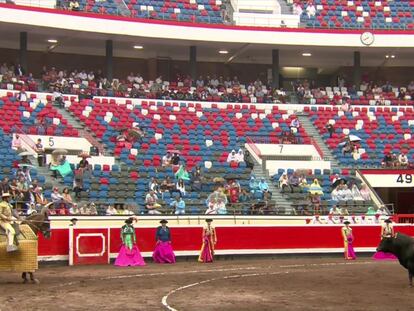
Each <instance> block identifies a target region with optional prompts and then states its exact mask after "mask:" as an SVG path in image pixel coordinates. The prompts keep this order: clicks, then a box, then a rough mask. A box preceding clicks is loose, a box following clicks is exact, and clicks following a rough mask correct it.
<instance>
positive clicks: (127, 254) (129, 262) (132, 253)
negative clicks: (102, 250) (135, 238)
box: [115, 245, 145, 267]
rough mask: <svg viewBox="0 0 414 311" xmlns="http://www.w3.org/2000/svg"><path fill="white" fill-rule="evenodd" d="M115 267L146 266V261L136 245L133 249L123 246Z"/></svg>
mask: <svg viewBox="0 0 414 311" xmlns="http://www.w3.org/2000/svg"><path fill="white" fill-rule="evenodd" d="M115 266H118V267H127V266H145V261H144V258H142V256H141V253H140V252H139V249H138V247H137V246H136V245H134V246H133V247H132V249H128V248H127V247H125V245H122V246H121V249H120V250H119V254H118V257H116V259H115Z"/></svg>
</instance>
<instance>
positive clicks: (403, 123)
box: [305, 107, 414, 168]
mask: <svg viewBox="0 0 414 311" xmlns="http://www.w3.org/2000/svg"><path fill="white" fill-rule="evenodd" d="M305 111H308V112H309V115H310V119H311V120H312V122H313V123H314V124H315V126H316V127H317V128H318V130H319V132H320V134H321V135H322V137H323V138H324V140H325V142H326V143H327V145H328V146H329V148H330V149H331V150H332V151H333V153H334V154H335V156H336V157H337V159H339V160H340V162H341V164H342V165H344V166H346V167H355V168H356V167H380V166H381V165H382V162H383V158H384V156H385V155H387V154H389V153H395V154H396V155H399V154H401V153H404V154H405V155H406V156H407V157H408V158H409V160H410V161H412V159H413V157H414V150H413V147H414V140H413V138H412V137H411V136H412V134H413V127H412V126H413V121H412V119H413V118H414V115H413V109H412V108H411V107H410V108H401V107H400V108H397V107H392V108H391V107H353V108H352V111H348V112H344V111H342V110H340V108H338V107H318V108H317V107H311V108H310V107H305ZM328 123H330V124H332V125H333V127H334V133H333V134H332V137H330V135H329V133H328V130H327V124H328ZM349 135H355V136H356V137H357V139H358V141H357V142H356V143H357V144H358V146H357V147H358V151H357V153H356V154H354V153H353V152H351V151H350V152H347V153H346V154H344V153H343V151H342V149H343V145H341V143H343V142H344V140H345V139H346V137H349Z"/></svg>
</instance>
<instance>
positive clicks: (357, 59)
mask: <svg viewBox="0 0 414 311" xmlns="http://www.w3.org/2000/svg"><path fill="white" fill-rule="evenodd" d="M353 72H354V76H353V80H354V81H353V82H354V84H355V86H356V87H359V85H360V84H361V52H357V51H355V52H354V71H353Z"/></svg>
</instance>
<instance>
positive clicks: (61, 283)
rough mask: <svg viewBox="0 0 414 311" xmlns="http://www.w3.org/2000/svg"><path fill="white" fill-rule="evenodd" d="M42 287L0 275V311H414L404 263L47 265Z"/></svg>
mask: <svg viewBox="0 0 414 311" xmlns="http://www.w3.org/2000/svg"><path fill="white" fill-rule="evenodd" d="M36 276H37V278H39V279H40V281H41V283H40V284H39V285H32V284H30V285H23V284H21V282H20V278H19V275H16V274H11V273H1V274H0V311H9V310H12V311H20V310H21V311H23V310H33V311H34V310H54V311H55V310H93V311H103V310H123V311H127V310H145V311H149V310H180V311H186V310H203V311H208V310H217V311H227V310H229V311H230V310H234V311H235V310H278V311H279V310H280V311H284V310H294V311H297V310H350V311H351V310H352V311H357V310H361V311H362V310H381V311H388V310H394V311H396V310H399V311H403V310H407V311H408V310H414V288H409V287H408V277H407V272H406V270H405V269H403V268H402V267H401V266H400V265H399V264H398V262H375V261H372V260H371V259H369V258H360V259H358V260H357V261H355V262H345V261H344V260H342V259H340V258H326V257H325V258H317V257H302V258H289V259H286V258H285V259H254V260H253V259H235V260H223V259H222V260H219V261H216V262H215V263H213V264H199V263H197V262H192V261H191V262H190V261H189V262H178V263H177V264H175V265H156V264H153V263H149V264H148V265H147V266H146V267H139V268H116V267H113V266H78V267H66V266H43V267H41V268H40V270H39V271H38V273H37V275H36Z"/></svg>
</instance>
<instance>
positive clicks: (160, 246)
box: [152, 219, 175, 263]
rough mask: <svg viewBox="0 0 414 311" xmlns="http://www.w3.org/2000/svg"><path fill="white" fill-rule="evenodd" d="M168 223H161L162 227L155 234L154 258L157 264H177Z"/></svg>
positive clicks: (164, 221) (165, 221)
mask: <svg viewBox="0 0 414 311" xmlns="http://www.w3.org/2000/svg"><path fill="white" fill-rule="evenodd" d="M167 223H168V221H167V220H165V219H163V220H161V221H160V224H161V226H159V227H158V228H157V231H156V232H155V241H156V243H157V244H156V245H155V250H154V253H153V254H152V258H153V260H154V262H156V263H175V254H174V251H173V249H172V246H171V232H170V228H168V227H167Z"/></svg>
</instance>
